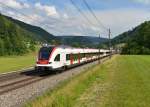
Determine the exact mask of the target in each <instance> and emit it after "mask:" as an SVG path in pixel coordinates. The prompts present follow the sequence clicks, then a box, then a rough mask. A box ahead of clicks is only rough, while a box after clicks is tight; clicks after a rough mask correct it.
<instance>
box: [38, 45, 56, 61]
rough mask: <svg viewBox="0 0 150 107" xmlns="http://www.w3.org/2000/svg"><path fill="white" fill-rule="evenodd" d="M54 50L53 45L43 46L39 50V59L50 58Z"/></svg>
mask: <svg viewBox="0 0 150 107" xmlns="http://www.w3.org/2000/svg"><path fill="white" fill-rule="evenodd" d="M52 50H53V47H43V48H41V49H40V51H39V59H40V60H48V59H49V56H50V54H51V52H52Z"/></svg>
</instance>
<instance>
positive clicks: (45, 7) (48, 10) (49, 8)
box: [35, 2, 58, 16]
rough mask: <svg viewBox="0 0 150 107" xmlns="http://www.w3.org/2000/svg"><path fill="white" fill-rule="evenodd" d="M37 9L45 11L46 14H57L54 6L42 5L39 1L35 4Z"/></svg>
mask: <svg viewBox="0 0 150 107" xmlns="http://www.w3.org/2000/svg"><path fill="white" fill-rule="evenodd" d="M35 7H36V8H37V9H38V10H41V11H44V12H46V14H47V16H58V13H57V11H56V8H55V7H54V6H48V5H42V4H41V3H40V2H38V3H36V4H35Z"/></svg>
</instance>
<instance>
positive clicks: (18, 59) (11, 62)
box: [0, 52, 37, 73]
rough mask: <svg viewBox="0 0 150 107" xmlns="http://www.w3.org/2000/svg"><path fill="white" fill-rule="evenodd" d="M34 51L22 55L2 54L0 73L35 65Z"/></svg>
mask: <svg viewBox="0 0 150 107" xmlns="http://www.w3.org/2000/svg"><path fill="white" fill-rule="evenodd" d="M36 56H37V55H36V52H35V53H29V54H26V55H22V56H2V57H0V73H7V72H12V71H17V70H22V69H25V68H29V67H32V66H34V65H35V62H36Z"/></svg>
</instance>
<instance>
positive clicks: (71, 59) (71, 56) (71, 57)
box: [70, 54, 74, 65]
mask: <svg viewBox="0 0 150 107" xmlns="http://www.w3.org/2000/svg"><path fill="white" fill-rule="evenodd" d="M73 60H74V58H73V54H70V64H71V65H72V64H73Z"/></svg>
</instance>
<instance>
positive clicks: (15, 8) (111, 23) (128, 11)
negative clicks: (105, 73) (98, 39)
mask: <svg viewBox="0 0 150 107" xmlns="http://www.w3.org/2000/svg"><path fill="white" fill-rule="evenodd" d="M72 1H73V2H74V4H75V5H76V6H77V7H78V9H77V8H76V7H75V6H74V5H73V4H72V2H71V0H0V12H1V13H2V14H4V15H7V16H10V17H13V18H15V19H18V20H21V21H23V22H25V23H28V24H32V25H35V26H39V27H42V28H43V29H45V30H46V31H48V32H50V33H52V34H54V35H56V36H61V35H77V36H79V35H82V36H98V35H99V34H100V35H101V36H102V37H105V38H107V37H108V29H109V28H110V29H111V34H112V38H113V37H115V36H117V35H119V34H121V33H123V32H125V31H128V30H132V29H133V28H134V27H136V26H137V25H139V24H141V23H143V22H144V21H149V20H150V0H85V1H86V2H87V3H88V5H89V7H90V8H91V10H92V11H93V13H94V14H95V16H96V18H97V19H96V18H95V17H94V16H93V14H91V12H90V11H89V9H88V8H87V6H86V5H85V2H84V0H72ZM79 10H80V11H81V13H82V14H81V13H80V12H79Z"/></svg>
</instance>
